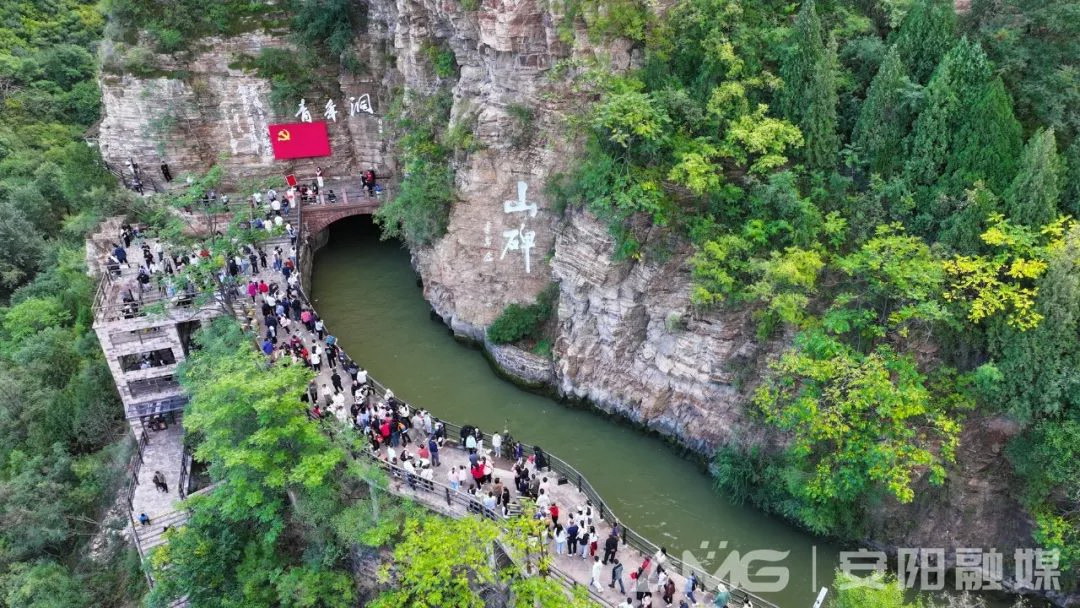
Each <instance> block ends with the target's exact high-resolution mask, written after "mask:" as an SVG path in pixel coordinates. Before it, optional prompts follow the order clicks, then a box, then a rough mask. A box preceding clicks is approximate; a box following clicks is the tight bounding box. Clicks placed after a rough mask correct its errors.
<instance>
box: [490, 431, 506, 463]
mask: <svg viewBox="0 0 1080 608" xmlns="http://www.w3.org/2000/svg"><path fill="white" fill-rule="evenodd" d="M502 442H503V439H502V435H500V434H498V433H495V434H493V435H492V436H491V451H492V452H494V453H495V457H496V458H502Z"/></svg>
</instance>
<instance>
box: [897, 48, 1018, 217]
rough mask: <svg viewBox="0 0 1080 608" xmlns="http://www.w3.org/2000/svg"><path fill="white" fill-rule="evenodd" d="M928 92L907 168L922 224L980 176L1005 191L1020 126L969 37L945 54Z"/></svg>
mask: <svg viewBox="0 0 1080 608" xmlns="http://www.w3.org/2000/svg"><path fill="white" fill-rule="evenodd" d="M926 97H927V100H926V109H924V110H923V111H922V113H921V114H919V117H918V118H917V119H916V121H915V126H914V130H913V131H912V133H911V135H910V137H909V143H908V145H909V146H910V148H909V149H910V157H909V159H908V163H907V165H906V171H907V176H908V180H909V181H910V182H911V183H912V184H914V185H916V186H917V187H919V189H920V192H921V199H922V201H921V202H922V204H923V208H924V211H923V213H922V214H921V218H920V220H919V221H920V227H924V228H926V229H929V228H930V227H931V226H932V225H933V224H934V223H935V222H939V221H941V220H942V219H944V218H945V217H947V216H948V215H949V214H950V213H951V212H952V211H953V209H952V206H951V204H950V200H953V199H951V198H950V197H960V196H962V195H963V192H964V191H965V190H966V189H968V188H970V187H971V186H972V185H973V184H974V183H975V182H977V181H984V182H985V183H986V184H987V186H989V187H990V188H991V189H992V190H995V191H998V192H1000V191H1002V189H1003V188H1004V186H1005V185H1007V184H1008V183H1009V182H1010V181H1011V180H1012V179H1013V177H1014V174H1015V158H1016V156H1018V155H1019V150H1020V127H1019V124H1018V123H1017V122H1016V119H1015V118H1014V117H1013V115H1012V108H1011V104H1010V102H1009V99H1008V94H1007V93H1006V92H1005V91H1004V89H1003V88H1002V85H1001V82H1000V80H998V79H992V78H991V77H990V66H989V63H988V61H987V59H986V55H985V54H984V53H983V52H982V50H981V49H980V48H979V47H978V45H977V43H973V42H971V41H969V40H967V39H963V40H961V41H960V42H958V43H957V44H956V46H954V47H953V49H952V50H950V51H949V53H948V54H946V55H945V57H944V59H942V61H941V65H940V66H939V67H938V69H937V70H936V71H935V72H934V76H933V77H932V78H931V79H930V84H929V85H928V86H927V92H926Z"/></svg>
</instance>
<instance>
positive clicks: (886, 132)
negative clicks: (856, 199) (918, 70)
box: [851, 47, 913, 176]
mask: <svg viewBox="0 0 1080 608" xmlns="http://www.w3.org/2000/svg"><path fill="white" fill-rule="evenodd" d="M910 95H911V82H910V81H909V80H908V79H907V75H906V74H905V71H904V64H903V62H901V60H900V54H899V53H898V52H897V51H896V47H893V48H892V49H890V50H889V52H888V53H887V54H886V55H885V60H884V61H883V62H882V64H881V69H879V70H878V73H877V75H876V76H874V80H873V82H872V83H871V84H870V89H869V90H868V91H867V93H866V100H865V101H863V104H862V107H861V108H860V109H859V119H858V122H856V123H855V130H854V131H853V132H852V134H851V142H852V144H854V145H856V146H858V147H859V150H860V152H861V153H862V154H863V155H864V156H863V159H864V160H866V161H867V164H868V165H869V167H870V170H871V171H874V172H876V173H880V174H882V175H886V176H887V175H891V174H892V173H893V172H894V171H896V170H897V169H899V168H900V166H901V164H902V163H903V159H904V154H903V152H904V138H905V136H906V135H907V133H908V129H909V128H910V125H911V120H912V116H913V113H912V111H911V101H910Z"/></svg>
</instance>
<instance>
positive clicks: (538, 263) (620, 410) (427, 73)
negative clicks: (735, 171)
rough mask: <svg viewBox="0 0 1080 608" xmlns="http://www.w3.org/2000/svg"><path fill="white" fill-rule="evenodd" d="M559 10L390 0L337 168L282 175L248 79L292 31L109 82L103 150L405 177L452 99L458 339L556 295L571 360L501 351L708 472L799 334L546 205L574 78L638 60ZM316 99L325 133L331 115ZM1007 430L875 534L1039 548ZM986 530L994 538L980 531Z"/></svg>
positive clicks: (342, 126) (366, 55) (586, 220)
mask: <svg viewBox="0 0 1080 608" xmlns="http://www.w3.org/2000/svg"><path fill="white" fill-rule="evenodd" d="M549 4H550V6H549ZM556 4H558V3H547V2H544V0H484V1H483V2H482V4H481V6H480V8H479V10H476V11H466V10H464V9H463V7H462V6H461V4H460V3H459V2H457V1H455V0H372V1H371V2H370V3H369V4H368V5H367V11H368V12H367V16H368V19H367V23H368V31H367V32H365V33H364V34H362V35H360V36H358V38H357V43H356V45H357V51H358V52H359V54H360V56H361V57H362V58H363V59H364V61H365V62H366V63H367V65H369V66H371V69H370V74H369V75H368V76H364V77H355V76H350V75H346V74H344V73H343V74H341V75H339V77H338V78H337V80H336V83H335V84H334V87H335V91H336V92H335V93H334V95H335V98H336V101H337V102H338V103H337V105H338V107H339V109H343V112H344V114H345V116H344V117H341V116H339V119H338V121H337V122H336V123H333V124H331V125H330V132H331V137H332V146H333V149H334V156H333V157H331V158H329V159H316V160H315V161H311V160H309V161H303V162H298V163H281V162H278V161H274V160H273V159H272V156H271V155H270V151H269V141H268V137H267V129H266V125H267V124H268V123H269V122H272V121H273V120H275V118H278V117H275V116H274V115H273V112H272V110H271V109H270V102H269V98H268V91H269V85H268V83H266V82H264V81H262V80H260V79H258V78H256V77H254V76H253V75H252V74H251V73H249V72H245V71H244V70H241V69H237V68H235V67H230V65H233V64H234V62H235V59H236V55H237V54H238V53H246V54H254V53H256V52H257V50H258V49H259V48H261V47H265V46H287V44H288V43H287V42H286V38H285V37H284V36H283V35H282V34H264V33H249V34H244V35H241V36H237V37H234V38H230V39H226V40H215V41H211V43H210V44H207V45H204V47H205V50H203V51H201V52H199V53H197V54H196V55H195V56H194V57H192V58H189V59H186V60H184V61H183V62H178V61H174V60H171V59H170V58H167V57H158V58H156V61H157V62H158V65H160V66H161V67H160V70H161V74H159V75H157V76H155V77H152V78H151V77H141V78H140V77H134V76H130V75H110V74H105V75H103V77H102V85H103V90H104V100H105V112H106V116H105V120H104V121H103V123H102V126H101V133H100V144H101V148H102V151H103V153H104V154H105V157H106V159H108V160H111V161H113V162H115V163H118V164H123V163H124V162H126V161H127V160H128V159H129V158H132V159H134V160H135V161H136V162H139V163H140V164H142V165H143V166H144V167H146V166H153V167H155V168H156V166H157V164H158V163H159V162H160V160H159V159H164V160H165V161H166V162H169V164H170V165H171V166H172V167H173V169H174V173H179V172H181V171H185V170H190V171H199V170H203V169H205V168H206V167H208V166H209V165H210V164H212V163H213V162H215V161H217V160H218V159H219V157H220V155H222V154H224V155H225V156H224V160H223V161H222V162H224V164H225V166H226V167H227V168H228V169H229V170H230V171H232V172H233V173H234V174H235V175H240V176H251V177H254V176H261V177H265V176H273V175H281V174H283V173H290V172H294V173H299V174H301V175H303V174H305V173H306V174H308V175H310V172H311V170H312V169H313V168H314V166H315V164H320V165H321V166H324V167H328V168H329V173H330V175H332V176H337V177H342V178H343V179H346V180H348V179H351V178H353V177H355V175H356V172H357V171H358V170H359V169H360V168H362V167H364V166H366V165H368V164H375V165H376V166H377V168H378V169H379V171H380V173H381V174H383V175H386V174H393V173H394V171H395V167H394V163H393V154H392V152H391V151H392V148H393V142H391V141H388V140H389V139H390V130H389V128H388V125H386V124H385V122H384V118H383V117H382V116H381V115H382V114H383V113H384V112H385V109H386V107H387V106H388V105H389V100H390V99H391V98H392V97H393V96H395V95H397V94H398V93H399V92H400V90H401V89H404V90H406V91H408V92H410V94H419V95H426V94H432V93H434V92H435V91H436V90H438V89H439V88H440V87H447V88H449V91H450V92H451V94H452V96H453V107H452V110H451V122H452V123H456V124H464V125H468V126H469V128H470V129H471V131H472V135H473V137H474V138H475V142H476V145H475V146H473V147H472V148H471V150H470V151H469V152H459V153H458V154H457V155H456V157H455V164H456V186H457V196H458V200H457V202H456V203H455V204H454V206H453V208H452V211H451V214H450V221H449V230H448V232H447V234H446V235H445V236H444V237H443V238H441V239H439V240H438V241H437V242H436V243H435V244H434V245H433V246H431V247H426V248H422V249H419V250H416V251H414V252H413V256H414V263H415V266H416V268H417V270H418V271H419V272H420V274H421V276H422V278H423V281H424V286H425V297H426V298H427V299H428V301H429V302H430V303H431V305H432V307H433V308H434V310H435V311H436V312H437V313H438V314H439V315H441V316H442V317H443V318H444V319H445V320H446V322H447V323H448V324H449V325H450V326H451V327H452V328H453V329H454V330H455V331H456V332H457V333H458V334H460V335H463V336H467V337H470V338H473V339H476V340H482V339H483V331H484V328H485V326H486V325H488V324H489V323H490V322H491V321H492V320H493V319H494V318H495V317H496V316H497V315H498V314H499V313H500V312H501V311H502V310H503V309H504V308H505V307H506V305H507V304H509V303H511V302H531V301H533V300H534V299H535V297H536V295H537V294H538V293H539V292H540V291H541V290H542V289H544V288H545V287H546V286H547V285H548V284H549V283H550V282H552V281H557V282H558V283H559V286H560V293H559V299H558V320H557V336H556V341H555V344H554V348H553V350H554V353H553V354H554V358H553V361H552V362H551V363H550V364H548V363H546V362H544V361H542V360H539V361H538V360H537V359H536V357H535V356H529V355H528V354H526V353H520V352H517V353H515V352H513V349H507V348H501V349H496V350H495V351H494V352H493V358H494V359H495V360H496V361H497V362H499V363H501V364H502V365H505V366H507V367H510V368H515V369H520V370H521V371H522V374H523V375H524V376H527V378H528V380H529V381H530V382H547V383H549V384H550V385H551V387H552V388H554V389H556V390H557V391H558V392H560V393H561V394H564V395H566V396H569V397H576V398H582V399H586V400H588V401H589V402H591V403H592V404H594V405H595V406H596V407H598V408H600V409H602V410H604V411H606V412H609V413H612V414H616V415H619V416H623V417H625V418H628V419H630V420H633V421H636V422H638V423H640V424H642V425H643V426H646V427H648V428H650V429H653V430H655V431H657V432H659V433H661V434H664V435H666V436H668V437H670V438H672V439H673V440H675V441H677V442H679V443H681V444H683V445H685V446H686V447H688V448H689V449H691V450H692V451H694V452H696V453H698V454H700V455H702V456H708V455H710V454H712V453H713V451H714V450H715V449H716V447H717V446H719V445H721V444H723V443H727V442H747V441H759V440H763V439H762V435H763V434H764V431H763V430H762V429H761V428H760V426H755V425H754V424H753V423H752V421H751V420H750V419H749V416H748V414H747V411H746V408H745V403H746V396H747V394H748V393H749V391H750V390H751V389H752V388H753V383H754V379H755V378H757V377H760V375H761V373H762V370H763V367H764V364H765V362H766V361H767V360H768V358H769V357H770V356H771V355H772V354H774V353H775V352H777V351H778V350H779V349H780V348H782V346H783V344H784V342H785V338H784V337H783V336H781V337H780V338H778V341H777V342H775V343H764V344H763V343H760V342H758V341H756V340H755V339H754V331H753V327H752V323H751V322H750V320H749V319H748V318H747V315H746V314H744V313H735V312H714V313H709V314H705V315H695V314H692V311H691V310H690V306H689V299H688V294H689V288H688V287H689V282H690V277H689V271H688V268H687V265H686V260H687V256H688V252H687V251H675V252H673V253H672V255H671V256H670V257H669V258H668V259H667V260H666V261H663V262H616V261H614V260H613V259H612V250H613V246H612V242H611V240H610V238H609V236H608V234H607V231H606V229H605V228H604V226H602V225H601V224H600V223H599V222H598V221H597V220H596V219H595V218H593V217H591V216H590V215H588V214H587V213H584V212H575V211H570V212H569V213H567V214H565V215H564V214H562V213H560V212H558V211H556V210H555V209H553V203H552V201H551V200H550V199H549V198H548V197H547V196H546V195H545V192H544V186H545V183H546V182H547V180H548V178H549V177H550V176H551V175H552V174H553V173H556V172H559V171H561V170H563V169H565V168H566V167H567V165H568V163H570V162H573V157H574V154H573V153H574V150H575V142H576V138H575V136H574V133H573V130H572V129H571V128H570V127H569V126H568V124H567V122H566V117H567V116H569V115H571V114H572V113H574V112H575V111H576V110H577V109H578V108H580V107H581V105H582V102H583V101H584V100H583V99H582V97H581V96H580V95H581V94H580V93H576V92H575V90H574V89H573V88H572V87H570V86H567V84H566V81H565V79H564V78H563V77H561V76H556V75H555V74H556V72H559V73H562V72H564V71H565V70H560V69H556V68H557V67H558V66H562V67H564V68H565V67H567V66H569V68H568V69H569V70H570V71H571V72H572V71H573V69H574V68H573V66H574V65H576V64H578V63H579V62H580V61H581V60H582V59H585V58H587V57H590V56H599V57H602V58H603V59H604V61H605V62H607V63H608V64H610V65H611V66H612V69H623V68H625V67H627V66H628V65H630V64H631V63H632V62H633V60H634V53H633V50H632V49H631V48H629V47H628V46H624V45H620V44H613V45H610V46H603V47H600V46H596V45H592V44H590V43H588V41H587V40H586V38H585V36H584V34H583V33H582V32H578V33H577V36H576V40H575V41H574V42H573V43H572V44H567V43H566V42H564V41H563V40H562V39H560V36H559V33H558V31H557V30H558V24H559V23H560V21H561V18H560V16H559V15H558V14H557V13H554V12H552V8H551V7H553V6H555V5H556ZM432 44H440V45H443V46H444V47H445V48H449V49H450V50H452V51H453V54H454V58H455V62H456V65H457V69H456V70H455V72H456V73H455V76H454V77H453V78H447V77H446V76H443V77H439V76H437V75H436V74H435V73H434V71H433V68H432V65H431V59H430V53H429V49H430V46H431V45H432ZM364 93H367V94H369V95H370V96H371V98H372V100H373V102H374V103H373V105H374V111H375V112H374V114H371V115H369V114H362V115H359V116H353V117H349V116H348V111H347V107H348V106H347V101H346V99H347V98H348V97H355V96H359V95H362V94H364ZM296 101H297V102H299V100H296ZM307 102H308V107H309V108H311V109H312V111H313V114H314V117H315V118H316V119H320V118H322V116H323V112H322V108H323V106H324V104H325V102H326V99H324V98H314V97H313V98H310V99H307ZM522 109H525V110H527V112H523V111H522ZM523 116H527V117H528V119H527V120H525V119H523V118H522V117H523ZM163 117H168V119H167V120H164V121H163ZM280 118H288V119H292V117H291V116H281V117H280ZM163 122H164V124H163ZM995 424H996V423H995V422H993V421H984V422H983V423H980V424H979V425H976V426H974V427H973V429H974V430H973V431H972V432H969V433H967V434H965V437H964V443H963V445H962V447H961V449H962V450H967V451H968V452H969V454H973V453H979V454H982V455H983V456H982V457H981V459H971V460H969V462H970V463H972V464H969V465H965V467H964V468H963V469H962V470H958V471H956V472H955V473H954V474H953V475H952V477H951V478H950V481H949V483H948V484H947V486H946V487H945V488H943V489H941V490H934V491H930V490H928V491H927V492H925V493H920V500H919V501H917V502H916V504H914V505H909V506H899V505H886V506H885V507H884V508H883V509H881V511H880V513H881V514H882V515H881V517H879V518H877V519H876V520H875V522H873V525H874V531H875V537H876V538H879V539H883V542H884V544H887V545H891V546H894V547H895V546H902V545H906V546H926V547H931V546H942V545H943V544H946V542H947V543H948V545H949V546H965V545H966V546H987V547H989V546H995V544H997V546H1001V545H1002V543H1001V542H1000V541H1001V540H1002V539H1006V540H1007V541H1008V542H1012V541H1014V540H1015V541H1017V542H1019V541H1021V540H1023V539H1025V538H1026V534H1027V530H1026V525H1024V524H1023V523H1020V520H1019V518H1018V517H1017V516H1016V515H1015V513H1016V512H1018V511H1019V507H1018V506H1017V504H1016V503H1015V502H1014V501H1012V500H1011V499H1009V498H1007V496H1008V494H1009V490H1008V480H1007V478H1006V477H1005V476H995V475H994V471H1001V470H1008V468H1007V464H1006V463H1005V461H1004V458H1003V456H1002V455H1001V450H1000V446H1001V445H1002V444H1003V442H1004V440H1005V439H1006V438H1007V435H1008V433H1007V432H1006V431H1005V430H1002V429H1001V428H998V427H997V426H994V425H995ZM987 425H989V426H987ZM987 429H990V430H987ZM995 429H996V430H995ZM987 442H989V444H988V443H987ZM990 444H993V445H990ZM995 446H996V448H995ZM987 479H990V480H993V481H992V482H987V481H985V480H987ZM973 517H974V518H977V519H982V518H986V519H983V521H984V522H988V523H985V524H984V525H980V526H972V525H971V522H972V521H973V519H972V518H973ZM898 522H907V523H903V524H901V523H898Z"/></svg>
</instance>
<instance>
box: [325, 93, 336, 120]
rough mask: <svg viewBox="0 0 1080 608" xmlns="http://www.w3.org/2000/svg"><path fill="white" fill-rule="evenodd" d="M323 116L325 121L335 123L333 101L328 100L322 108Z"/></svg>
mask: <svg viewBox="0 0 1080 608" xmlns="http://www.w3.org/2000/svg"><path fill="white" fill-rule="evenodd" d="M323 116H324V117H326V120H330V121H333V122H337V106H335V105H334V100H333V99H331V100H328V101H327V102H326V107H324V108H323Z"/></svg>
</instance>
